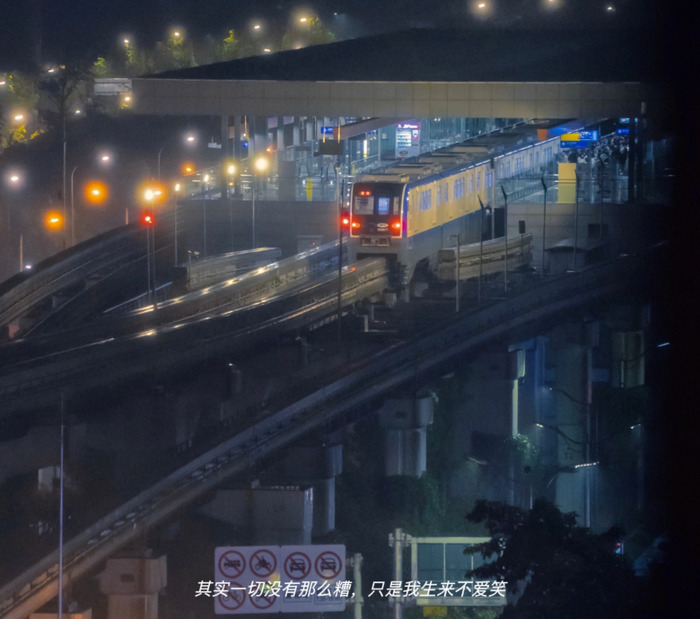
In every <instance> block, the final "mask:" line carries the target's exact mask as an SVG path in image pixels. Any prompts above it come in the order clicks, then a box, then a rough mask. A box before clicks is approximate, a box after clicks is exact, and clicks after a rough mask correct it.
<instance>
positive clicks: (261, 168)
mask: <svg viewBox="0 0 700 619" xmlns="http://www.w3.org/2000/svg"><path fill="white" fill-rule="evenodd" d="M269 166H270V162H269V161H268V160H267V157H265V156H264V155H258V157H256V158H255V161H253V178H252V190H253V191H252V194H253V200H252V210H251V218H252V222H251V228H252V233H253V249H255V248H256V247H257V239H256V235H255V190H256V188H257V180H258V177H257V174H262V173H264V172H267V169H268V167H269Z"/></svg>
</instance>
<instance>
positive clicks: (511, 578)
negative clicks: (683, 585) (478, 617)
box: [465, 499, 638, 619]
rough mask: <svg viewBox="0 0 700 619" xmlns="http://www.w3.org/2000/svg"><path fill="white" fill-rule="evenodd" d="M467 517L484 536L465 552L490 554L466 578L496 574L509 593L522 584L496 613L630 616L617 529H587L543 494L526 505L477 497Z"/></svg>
mask: <svg viewBox="0 0 700 619" xmlns="http://www.w3.org/2000/svg"><path fill="white" fill-rule="evenodd" d="M467 518H468V520H469V521H471V522H478V523H484V524H485V526H486V528H487V529H488V530H489V532H490V534H491V540H490V541H489V542H487V543H485V544H482V545H479V546H478V547H475V548H473V549H469V550H465V553H466V552H474V551H480V552H481V553H482V554H483V555H484V556H485V557H486V556H493V555H494V554H495V555H496V556H497V559H496V560H495V561H493V562H491V563H487V564H485V565H483V566H481V567H479V568H477V569H476V570H474V573H473V574H469V575H468V576H474V577H477V578H488V579H493V580H504V581H506V582H507V583H508V591H509V593H510V594H516V593H518V592H520V591H521V590H522V593H521V595H520V596H519V599H517V604H513V603H509V604H508V606H507V607H506V609H505V611H504V613H503V615H502V617H503V619H514V618H517V619H555V618H556V619H558V618H561V617H567V618H568V619H589V618H590V617H596V618H597V619H608V618H610V619H613V618H617V617H620V618H622V617H630V616H638V615H637V614H635V613H634V612H633V611H634V610H638V609H637V608H636V601H635V600H636V596H635V594H636V582H635V579H634V575H633V572H632V569H631V567H630V566H629V565H628V564H627V562H626V561H625V558H624V557H623V556H621V555H618V554H616V552H615V551H616V543H617V541H619V539H620V538H621V535H622V531H621V530H620V529H618V528H613V529H611V530H610V531H608V532H607V533H604V534H602V535H595V534H593V533H591V531H590V530H589V529H587V528H584V527H581V526H578V525H577V524H576V514H574V513H567V514H564V513H562V512H561V511H560V510H559V509H558V508H557V507H556V506H555V505H553V504H551V503H549V502H548V501H545V500H543V499H538V500H537V501H535V503H534V506H533V508H532V509H531V510H529V511H526V510H523V509H520V508H518V507H513V506H510V505H506V504H503V503H498V502H492V501H483V500H482V501H478V502H477V504H476V506H475V507H474V509H473V510H472V511H471V512H470V513H469V514H468V515H467ZM523 587H524V589H523Z"/></svg>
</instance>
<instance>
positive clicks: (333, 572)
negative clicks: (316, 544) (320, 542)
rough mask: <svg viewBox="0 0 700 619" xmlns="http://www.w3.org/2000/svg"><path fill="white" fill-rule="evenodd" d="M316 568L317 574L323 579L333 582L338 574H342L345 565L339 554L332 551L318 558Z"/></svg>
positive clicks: (323, 553) (327, 551)
mask: <svg viewBox="0 0 700 619" xmlns="http://www.w3.org/2000/svg"><path fill="white" fill-rule="evenodd" d="M314 567H315V568H316V573H317V574H318V575H319V576H320V577H321V578H325V579H326V580H333V579H334V578H335V577H336V576H337V575H338V574H340V570H341V568H342V567H343V563H342V561H341V560H340V557H339V556H338V555H337V554H335V553H334V552H332V551H330V550H326V551H325V552H322V553H321V554H320V555H318V557H316V562H315V564H314Z"/></svg>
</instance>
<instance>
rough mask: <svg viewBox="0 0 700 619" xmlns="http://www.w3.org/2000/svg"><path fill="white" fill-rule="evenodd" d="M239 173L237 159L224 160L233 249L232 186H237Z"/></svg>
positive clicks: (232, 247) (232, 245) (232, 246)
mask: <svg viewBox="0 0 700 619" xmlns="http://www.w3.org/2000/svg"><path fill="white" fill-rule="evenodd" d="M237 173H238V166H237V165H236V162H235V161H226V162H224V178H225V183H226V196H225V197H226V201H227V202H228V209H229V227H230V232H231V251H233V249H234V242H233V200H232V199H231V187H232V186H234V187H235V178H236V174H237Z"/></svg>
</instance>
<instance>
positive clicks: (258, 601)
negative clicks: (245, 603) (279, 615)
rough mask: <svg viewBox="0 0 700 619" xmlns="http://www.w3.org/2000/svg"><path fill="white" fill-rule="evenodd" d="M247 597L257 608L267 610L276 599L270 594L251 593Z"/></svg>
mask: <svg viewBox="0 0 700 619" xmlns="http://www.w3.org/2000/svg"><path fill="white" fill-rule="evenodd" d="M249 599H250V603H251V604H252V605H253V606H255V608H257V609H258V610H267V609H268V608H270V606H272V605H273V604H274V603H275V601H276V600H277V598H276V597H274V596H272V595H251V596H250V598H249Z"/></svg>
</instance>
